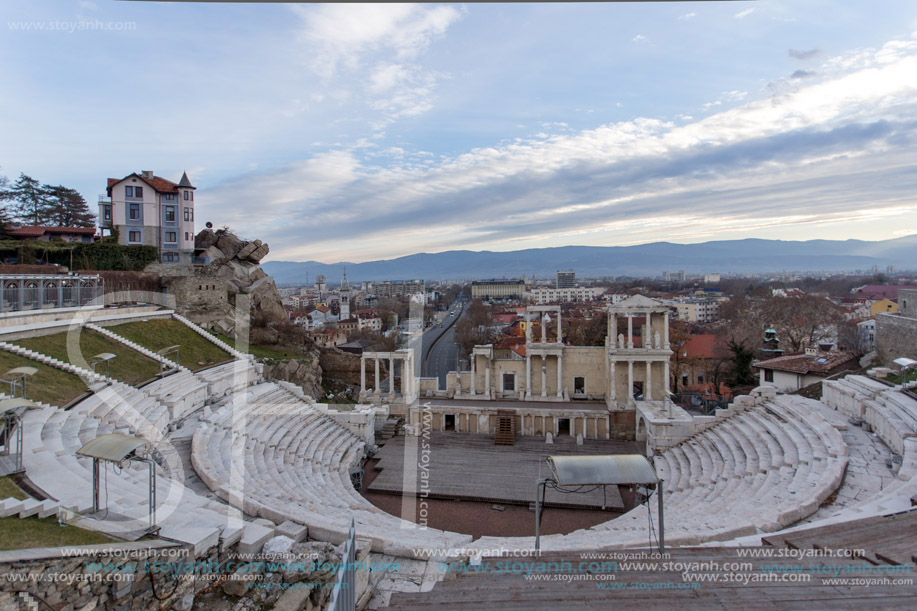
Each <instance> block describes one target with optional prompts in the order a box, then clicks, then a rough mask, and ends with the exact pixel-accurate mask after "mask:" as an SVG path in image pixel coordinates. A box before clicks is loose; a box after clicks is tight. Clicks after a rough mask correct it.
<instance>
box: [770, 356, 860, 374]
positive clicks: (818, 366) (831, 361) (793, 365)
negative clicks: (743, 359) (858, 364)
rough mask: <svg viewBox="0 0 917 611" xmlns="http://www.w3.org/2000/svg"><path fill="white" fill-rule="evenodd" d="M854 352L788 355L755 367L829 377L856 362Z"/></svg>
mask: <svg viewBox="0 0 917 611" xmlns="http://www.w3.org/2000/svg"><path fill="white" fill-rule="evenodd" d="M856 358H857V357H856V355H855V354H854V353H852V352H847V351H840V352H818V353H816V354H815V355H813V356H807V355H805V354H787V355H784V356H778V357H776V358H772V359H767V360H764V361H758V362H757V363H754V367H757V368H758V369H774V370H776V371H789V372H792V373H806V374H814V375H828V374H829V373H830V372H831V371H833V370H834V369H836V368H837V367H840V366H841V365H845V364H847V363H849V362H850V361H856Z"/></svg>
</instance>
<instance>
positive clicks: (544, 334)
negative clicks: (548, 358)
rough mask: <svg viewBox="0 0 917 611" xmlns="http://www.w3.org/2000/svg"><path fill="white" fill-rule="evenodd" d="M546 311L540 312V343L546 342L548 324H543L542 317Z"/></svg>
mask: <svg viewBox="0 0 917 611" xmlns="http://www.w3.org/2000/svg"><path fill="white" fill-rule="evenodd" d="M546 313H547V312H542V313H541V343H542V344H546V343H547V342H548V325H547V324H545V321H544V318H545V314H546Z"/></svg>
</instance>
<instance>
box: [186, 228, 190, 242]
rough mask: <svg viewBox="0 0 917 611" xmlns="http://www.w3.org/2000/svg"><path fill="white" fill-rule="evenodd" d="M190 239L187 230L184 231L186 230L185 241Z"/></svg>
mask: <svg viewBox="0 0 917 611" xmlns="http://www.w3.org/2000/svg"><path fill="white" fill-rule="evenodd" d="M190 239H191V238H189V237H188V232H187V231H186V232H185V241H186V242H187V241H188V240H190Z"/></svg>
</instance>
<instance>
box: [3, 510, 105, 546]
mask: <svg viewBox="0 0 917 611" xmlns="http://www.w3.org/2000/svg"><path fill="white" fill-rule="evenodd" d="M110 541H114V539H111V538H109V537H106V536H105V535H102V534H99V533H97V532H93V531H91V530H84V529H82V528H77V527H76V526H61V525H60V524H58V522H57V518H56V517H50V518H43V519H41V520H39V519H38V518H36V517H35V516H32V517H31V518H22V519H20V518H16V517H13V518H0V550H11V549H31V548H33V547H59V546H63V545H93V544H97V543H108V542H110Z"/></svg>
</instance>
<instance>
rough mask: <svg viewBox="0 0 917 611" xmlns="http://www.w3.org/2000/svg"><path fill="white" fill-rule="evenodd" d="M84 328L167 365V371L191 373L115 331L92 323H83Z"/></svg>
mask: <svg viewBox="0 0 917 611" xmlns="http://www.w3.org/2000/svg"><path fill="white" fill-rule="evenodd" d="M83 327H84V328H85V329H91V330H93V331H95V332H96V333H99V334H101V335H104V336H105V337H108V338H110V339H113V340H115V341H116V342H118V343H120V344H124V345H125V346H127V347H128V348H131V349H133V350H136V351H137V352H139V353H140V354H142V355H144V356H147V357H149V358H151V359H153V360H154V361H156V362H157V363H161V364H163V365H165V366H166V368H167V369H176V370H178V371H190V370H189V369H188V368H187V367H182V366H181V365H179V364H178V363H176V362H174V361H171V360H169V359H167V358H165V357H164V356H162V355H160V354H156V353H155V352H153V351H152V350H150V349H148V348H145V347H143V346H141V345H140V344H138V343H135V342H132V341H131V340H129V339H127V338H126V337H121V336H120V335H118V334H117V333H115V332H114V331H111V330H110V329H107V328H105V327H100V326H99V325H95V324H92V323H90V322H87V323H83Z"/></svg>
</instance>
